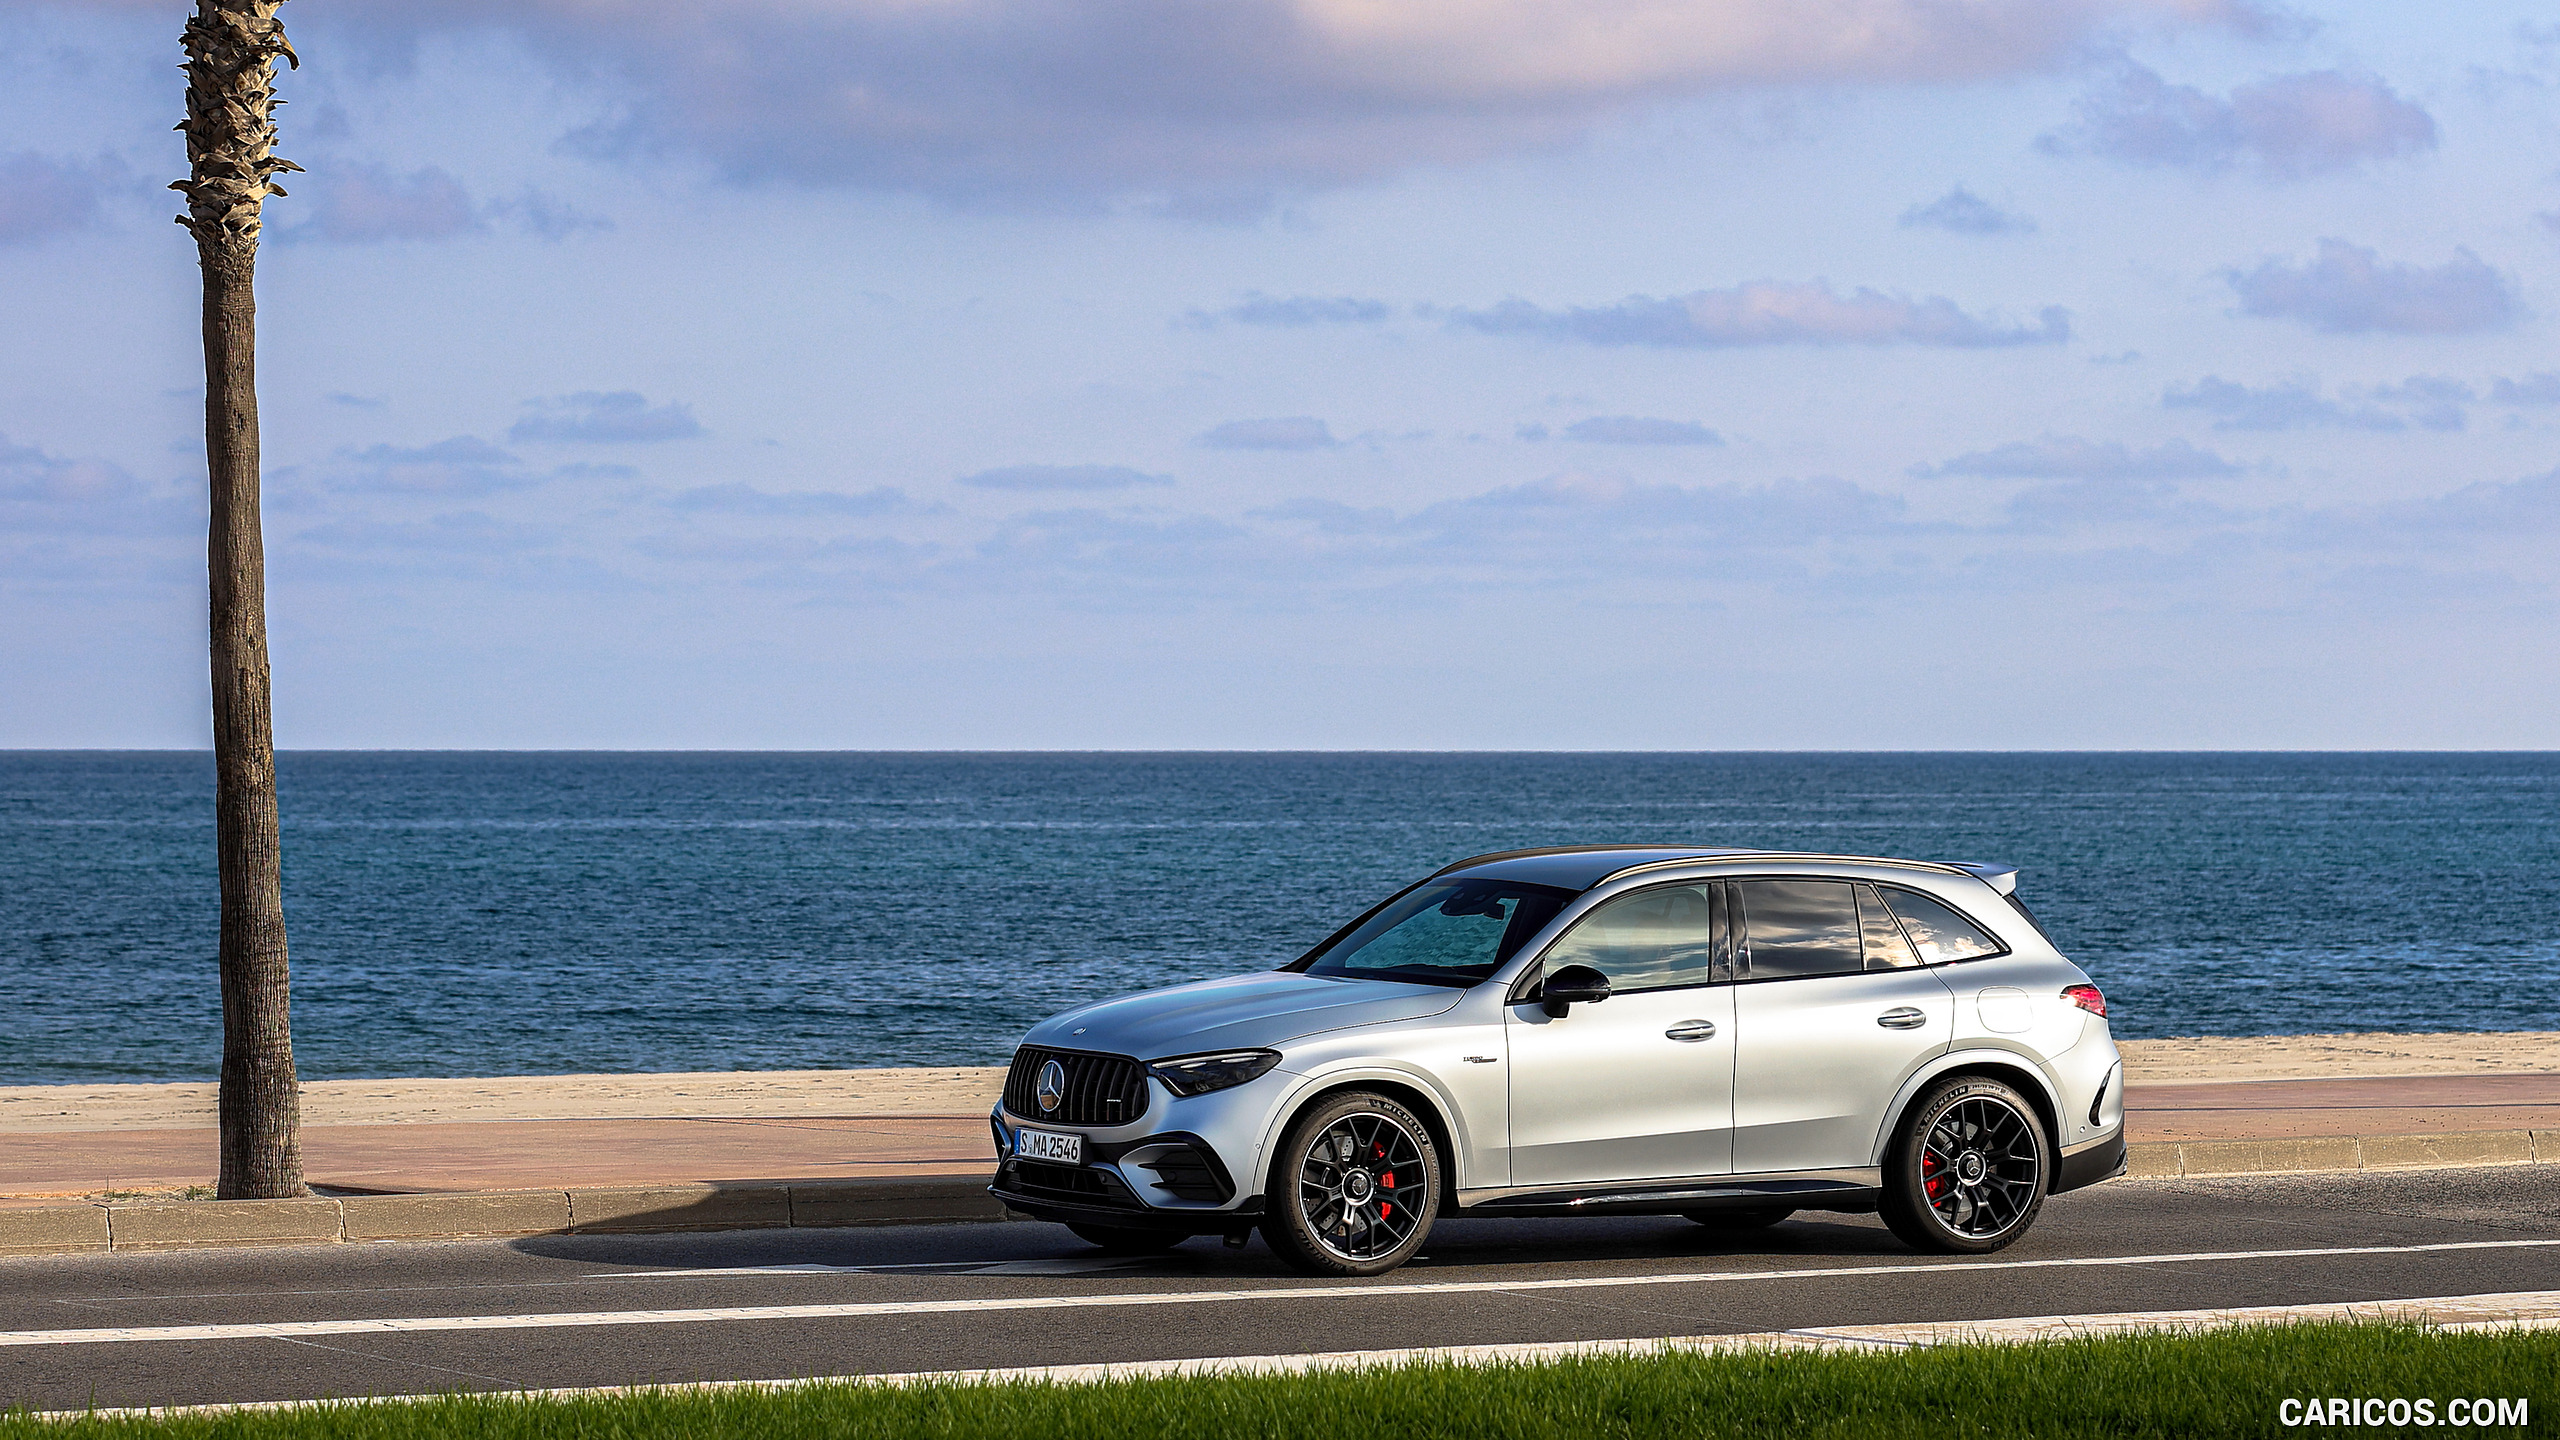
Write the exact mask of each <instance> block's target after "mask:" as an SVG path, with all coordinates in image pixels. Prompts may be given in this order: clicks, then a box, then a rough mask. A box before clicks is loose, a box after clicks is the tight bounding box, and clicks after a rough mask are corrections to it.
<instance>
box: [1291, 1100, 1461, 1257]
mask: <svg viewBox="0 0 2560 1440" xmlns="http://www.w3.org/2000/svg"><path fill="white" fill-rule="evenodd" d="M1440 1183H1441V1181H1440V1150H1439V1147H1438V1146H1437V1145H1435V1144H1433V1143H1432V1139H1431V1131H1430V1128H1429V1127H1427V1126H1425V1125H1424V1124H1423V1123H1422V1120H1421V1117H1419V1116H1417V1115H1415V1114H1414V1113H1413V1112H1412V1111H1411V1110H1409V1109H1407V1108H1405V1107H1404V1106H1402V1105H1399V1104H1397V1103H1396V1102H1395V1101H1393V1100H1390V1099H1388V1098H1387V1097H1386V1096H1384V1095H1378V1094H1373V1093H1371V1092H1369V1091H1365V1090H1352V1091H1346V1092H1344V1093H1343V1094H1340V1095H1335V1096H1331V1097H1329V1098H1327V1099H1325V1100H1324V1101H1322V1102H1320V1103H1318V1104H1317V1105H1315V1106H1314V1107H1312V1108H1310V1109H1309V1110H1308V1111H1307V1112H1306V1113H1305V1114H1303V1115H1301V1116H1299V1117H1298V1119H1297V1122H1296V1123H1295V1124H1293V1125H1291V1126H1290V1127H1289V1133H1288V1135H1287V1137H1286V1138H1285V1139H1284V1140H1283V1141H1282V1142H1281V1146H1280V1151H1279V1153H1278V1155H1276V1156H1275V1157H1274V1158H1273V1161H1272V1168H1271V1185H1270V1188H1269V1191H1268V1193H1269V1195H1270V1199H1271V1211H1272V1213H1271V1216H1270V1218H1268V1219H1266V1220H1264V1221H1263V1224H1262V1235H1263V1239H1265V1240H1267V1241H1269V1242H1270V1245H1271V1248H1272V1249H1273V1250H1274V1251H1276V1252H1277V1253H1278V1254H1279V1256H1280V1258H1281V1259H1282V1260H1284V1261H1287V1262H1288V1263H1289V1265H1290V1266H1291V1267H1292V1268H1294V1269H1297V1270H1300V1271H1303V1272H1305V1273H1307V1274H1309V1275H1383V1274H1385V1273H1386V1272H1387V1271H1389V1270H1393V1269H1394V1268H1396V1267H1397V1266H1399V1265H1401V1264H1403V1263H1404V1262H1405V1261H1406V1260H1408V1259H1410V1258H1412V1256H1413V1254H1414V1252H1415V1251H1417V1250H1420V1249H1421V1248H1422V1242H1423V1238H1424V1237H1425V1236H1427V1235H1429V1234H1430V1233H1431V1221H1432V1219H1433V1217H1434V1216H1435V1215H1437V1214H1438V1213H1439V1208H1440V1193H1441V1192H1440Z"/></svg>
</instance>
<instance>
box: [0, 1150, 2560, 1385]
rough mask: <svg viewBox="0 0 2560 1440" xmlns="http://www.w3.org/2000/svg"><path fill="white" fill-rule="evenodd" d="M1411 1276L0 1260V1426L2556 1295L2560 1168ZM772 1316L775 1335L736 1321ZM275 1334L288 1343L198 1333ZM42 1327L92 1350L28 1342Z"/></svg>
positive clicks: (838, 1246) (1076, 1256)
mask: <svg viewBox="0 0 2560 1440" xmlns="http://www.w3.org/2000/svg"><path fill="white" fill-rule="evenodd" d="M2518 1242H2529V1243H2518ZM2530 1242H2547V1243H2530ZM2416 1247H2430V1248H2416ZM2304 1251H2307V1252H2311V1253H2307V1254H2304V1253H2281V1252H2304ZM2351 1251H2362V1252H2363V1253H2347V1252H2351ZM1424 1254H1425V1256H1426V1257H1427V1258H1426V1259H1423V1260H1418V1261H1416V1262H1415V1263H1413V1264H1411V1265H1408V1266H1407V1267H1405V1268H1404V1269H1403V1270H1400V1271H1398V1272H1396V1273H1395V1274H1392V1275H1388V1276H1383V1277H1380V1278H1378V1279H1375V1280H1364V1281H1310V1280H1308V1279H1305V1278H1304V1277H1301V1276H1298V1275H1295V1274H1293V1273H1291V1272H1289V1271H1286V1270H1284V1269H1282V1268H1281V1267H1280V1266H1279V1265H1278V1263H1277V1262H1276V1261H1275V1260H1274V1259H1273V1258H1272V1256H1271V1254H1270V1252H1268V1251H1267V1250H1265V1249H1263V1247H1262V1246H1261V1244H1260V1242H1259V1241H1256V1242H1255V1243H1254V1244H1253V1245H1251V1246H1250V1247H1248V1248H1247V1249H1245V1250H1242V1251H1227V1250H1223V1249H1221V1248H1220V1246H1219V1244H1218V1242H1217V1241H1216V1240H1215V1239H1204V1240H1195V1241H1192V1242H1191V1243H1189V1244H1187V1245H1185V1246H1183V1247H1182V1248H1181V1249H1179V1250H1176V1251H1174V1252H1172V1253H1171V1254H1170V1255H1167V1256H1163V1257H1156V1258H1150V1259H1147V1260H1143V1261H1136V1262H1130V1261H1117V1260H1104V1259H1100V1258H1098V1257H1096V1255H1095V1253H1094V1252H1093V1251H1091V1250H1090V1249H1088V1248H1086V1247H1085V1246H1083V1245H1082V1244H1081V1243H1080V1242H1078V1241H1077V1240H1076V1239H1075V1238H1074V1237H1073V1236H1071V1235H1069V1234H1068V1233H1067V1232H1066V1231H1065V1230H1063V1229H1060V1228H1058V1227H1054V1226H1048V1225H1037V1224H1006V1225H960V1226H937V1227H917V1228H906V1229H878V1230H840V1231H811V1230H792V1231H748V1232H738V1233H731V1234H724V1235H684V1236H646V1237H610V1236H562V1237H547V1238H541V1239H532V1240H517V1241H508V1242H469V1243H453V1244H441V1245H416V1244H399V1245H343V1246H331V1247H314V1248H306V1249H269V1250H225V1251H199V1252H186V1253H173V1254H139V1255H136V1254H121V1255H99V1256H81V1257H65V1258H56V1257H43V1258H27V1259H16V1260H0V1332H8V1333H0V1407H5V1406H7V1405H9V1404H24V1405H29V1406H33V1407H35V1408H37V1409H63V1408H79V1407H82V1406H86V1405H90V1404H96V1405H100V1406H129V1405H173V1404H199V1403H206V1402H215V1401H236V1400H273V1399H291V1398H307V1397H326V1396H351V1395H367V1394H419V1393H425V1392H432V1391H439V1390H449V1389H515V1388H524V1387H552V1386H583V1385H622V1384H635V1383H651V1382H671V1381H688V1380H714V1379H784V1378H794V1377H802V1376H811V1375H844V1374H859V1373H895V1372H904V1371H916V1370H943V1369H963V1368H978V1367H1002V1366H1023V1365H1053V1364H1082V1363H1091V1362H1098V1361H1123V1360H1155V1359H1177V1358H1187V1357H1195V1356H1210V1355H1268V1354H1281V1353H1303V1352H1322V1351H1341V1350H1368V1349H1391V1348H1401V1347H1406V1346H1420V1345H1473V1344H1502V1343H1513V1342H1522V1341H1556V1340H1581V1339H1612V1338H1628V1337H1643V1336H1656V1335H1712V1334H1725V1333H1747V1332H1753V1331H1767V1330H1783V1329H1791V1328H1797V1327H1803V1326H1820V1325H1849V1324H1889V1323H1907V1322H1920V1321H1932V1320H1970V1319H1992V1318H2000V1317H2008V1316H2026V1315H2059V1314H2090V1313H2104V1312H2110V1311H2124V1310H2169V1309H2198V1308H2205V1307H2215V1306H2245V1305H2285V1304H2307V1303H2315V1302H2324V1301H2348V1300H2382V1299H2410V1298H2418V1297H2428V1296H2440V1295H2463V1294H2478V1293H2484V1292H2491V1291H2510V1290H2555V1289H2560V1167H2555V1166H2543V1165H2534V1166H2515V1167H2510V1168H2502V1169H2494V1170H2434V1171H2420V1172H2411V1173H2407V1174H2400V1175H2376V1174H2363V1175H2344V1176H2300V1177H2292V1176H2285V1177H2265V1178H2254V1179H2245V1180H2220V1181H2116V1182H2113V1183H2110V1184H2107V1185H2103V1186H2099V1187H2097V1188H2095V1189H2092V1190H2087V1191H2082V1192H2080V1193H2077V1194H2074V1195H2068V1196H2064V1197H2062V1198H2060V1199H2058V1200H2055V1201H2052V1202H2049V1203H2048V1205H2047V1207H2046V1209H2045V1212H2044V1216H2043V1218H2042V1219H2041V1221H2040V1222H2039V1223H2038V1225H2037V1227H2036V1229H2035V1230H2034V1232H2033V1233H2032V1234H2030V1235H2029V1236H2028V1238H2027V1239H2025V1240H2023V1241H2021V1242H2019V1243H2018V1244H2016V1245H2014V1246H2012V1247H2010V1248H2009V1249H2007V1250H2005V1251H2002V1252H2000V1253H1999V1254H1997V1255H1993V1256H1986V1257H1966V1258H1953V1257H1939V1256H1921V1255H1917V1254H1914V1253H1913V1252H1911V1251H1909V1250H1906V1249H1904V1248H1903V1247H1902V1246H1901V1245H1900V1244H1899V1243H1897V1242H1896V1241H1895V1240H1894V1239H1893V1238H1892V1237H1891V1236H1890V1235H1889V1234H1887V1233H1886V1231H1885V1230H1884V1229H1883V1227H1882V1226H1880V1225H1878V1224H1877V1223H1876V1222H1875V1221H1874V1220H1873V1218H1872V1217H1851V1216H1831V1215H1809V1216H1800V1217H1799V1218H1798V1219H1796V1220H1794V1221H1791V1222H1789V1223H1787V1224H1785V1225H1782V1226H1780V1227H1778V1228H1777V1229H1775V1230H1772V1231H1766V1232H1762V1233H1760V1234H1758V1235H1754V1236H1750V1237H1747V1238H1743V1239H1739V1240H1734V1239H1727V1238H1720V1237H1718V1236H1717V1235H1715V1234H1713V1233H1711V1232H1709V1231H1707V1230H1704V1229H1702V1228H1700V1227H1698V1226H1695V1225H1692V1224H1690V1223H1689V1222H1687V1221H1685V1220H1678V1219H1668V1220H1662V1219H1624V1220H1597V1219H1595V1220H1549V1221H1526V1220H1510V1221H1463V1220H1462V1221H1451V1222H1444V1223H1443V1224H1442V1225H1441V1226H1440V1228H1439V1229H1438V1230H1437V1231H1435V1232H1434V1234H1433V1237H1432V1240H1431V1243H1430V1244H1429V1245H1428V1246H1427V1247H1426V1249H1425V1251H1424ZM775 1267H808V1268H800V1269H777V1268H775ZM723 1272H728V1273H723ZM768 1307H797V1308H798V1311H799V1313H794V1314H789V1315H780V1316H776V1315H758V1314H755V1313H753V1312H755V1311H757V1310H761V1309H766V1308H768ZM669 1311H680V1312H684V1313H682V1314H677V1315H670V1314H667V1313H665V1312H669ZM738 1312H747V1313H738ZM572 1316H574V1317H577V1318H575V1319H574V1320H573V1321H571V1322H569V1323H558V1322H556V1321H545V1320H543V1319H541V1318H540V1317H572ZM528 1317H532V1318H528ZM385 1321H387V1322H388V1324H387V1325H386V1324H383V1323H378V1322H385ZM275 1322H287V1323H290V1324H292V1325H293V1326H294V1327H295V1330H296V1333H292V1334H288V1335H284V1336H268V1335H259V1336H242V1335H238V1334H233V1333H228V1332H226V1331H224V1330H223V1329H222V1328H221V1327H225V1326H235V1325H244V1324H270V1323H275ZM62 1331H87V1332H94V1333H91V1334H88V1335H85V1336H83V1337H82V1338H80V1339H79V1340H77V1341H76V1342H74V1343H57V1341H58V1340H59V1339H60V1338H61V1337H59V1336H57V1335H53V1334H46V1335H43V1336H41V1337H38V1338H30V1337H29V1335H28V1334H27V1332H62Z"/></svg>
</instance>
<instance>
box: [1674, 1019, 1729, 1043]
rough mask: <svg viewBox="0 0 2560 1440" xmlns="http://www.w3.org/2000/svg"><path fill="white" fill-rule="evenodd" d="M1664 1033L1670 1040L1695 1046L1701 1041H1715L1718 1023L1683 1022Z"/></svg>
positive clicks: (1702, 1021) (1710, 1021)
mask: <svg viewBox="0 0 2560 1440" xmlns="http://www.w3.org/2000/svg"><path fill="white" fill-rule="evenodd" d="M1662 1033H1663V1035H1664V1036H1665V1037H1666V1038H1668V1039H1672V1040H1685V1041H1689V1042H1691V1043H1693V1044H1694V1043H1695V1042H1697V1041H1700V1040H1713V1039H1714V1038H1716V1022H1714V1021H1713V1020H1683V1021H1681V1022H1680V1023H1679V1024H1677V1025H1674V1026H1672V1027H1671V1028H1670V1029H1668V1030H1665V1031H1663V1032H1662Z"/></svg>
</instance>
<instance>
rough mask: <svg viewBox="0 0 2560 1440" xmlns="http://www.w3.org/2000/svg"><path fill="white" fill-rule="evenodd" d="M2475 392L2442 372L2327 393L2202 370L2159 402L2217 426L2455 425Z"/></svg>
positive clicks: (2311, 385) (2308, 385)
mask: <svg viewBox="0 0 2560 1440" xmlns="http://www.w3.org/2000/svg"><path fill="white" fill-rule="evenodd" d="M2478 398H2479V395H2478V392H2477V391H2475V390H2473V389H2472V387H2471V386H2470V385H2468V384H2466V383H2464V382H2462V381H2460V380H2456V379H2453V378H2452V377H2450V376H2445V375H2412V376H2410V377H2409V378H2408V379H2406V380H2401V381H2396V382H2394V383H2392V384H2388V385H2349V386H2346V387H2344V388H2342V389H2341V390H2339V392H2338V398H2337V399H2335V400H2331V399H2328V398H2327V397H2325V396H2323V395H2322V394H2321V393H2320V387H2319V385H2318V384H2317V383H2316V382H2314V381H2311V380H2304V379H2296V380H2287V381H2284V382H2283V383H2281V384H2276V385H2264V386H2250V385H2243V384H2240V383H2238V382H2236V381H2231V380H2225V379H2223V378H2222V377H2221V376H2219V375H2207V376H2206V377H2204V378H2203V379H2201V380H2198V381H2197V382H2195V383H2194V384H2192V385H2184V386H2180V385H2172V386H2170V387H2169V388H2168V389H2167V390H2165V391H2163V392H2162V393H2161V396H2160V403H2161V404H2163V405H2166V406H2168V407H2169V408H2170V409H2172V410H2202V411H2204V412H2205V413H2207V414H2209V415H2214V416H2218V417H2219V418H2218V419H2216V420H2215V421H2214V428H2215V429H2217V430H2384V431H2387V430H2406V429H2408V428H2409V427H2411V426H2413V425H2414V426H2416V427H2418V428H2419V429H2422V430H2459V429H2461V428H2462V427H2463V426H2464V425H2465V424H2466V423H2467V422H2468V419H2469V417H2468V415H2467V414H2466V412H2465V411H2464V410H2463V408H2462V407H2464V406H2465V405H2468V404H2470V403H2471V402H2472V401H2473V400H2476V399H2478Z"/></svg>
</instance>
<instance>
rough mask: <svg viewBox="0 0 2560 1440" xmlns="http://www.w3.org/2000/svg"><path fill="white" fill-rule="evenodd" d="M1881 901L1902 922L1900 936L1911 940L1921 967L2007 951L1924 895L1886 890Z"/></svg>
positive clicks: (1970, 923)
mask: <svg viewBox="0 0 2560 1440" xmlns="http://www.w3.org/2000/svg"><path fill="white" fill-rule="evenodd" d="M1884 899H1885V903H1886V904H1887V905H1890V906H1892V907H1893V913H1894V915H1895V917H1896V918H1898V919H1900V920H1901V921H1902V932H1903V933H1904V934H1906V935H1908V936H1910V937H1911V948H1913V949H1915V950H1917V951H1919V952H1920V963H1921V964H1923V965H1938V964H1943V963H1945V962H1946V961H1949V960H1972V959H1976V958H1978V957H1980V956H1984V955H1997V954H1999V953H2000V952H2001V951H2002V950H2003V949H2006V948H2007V947H2006V946H2003V945H2002V944H2001V943H2000V942H1999V941H1997V940H1994V939H1992V938H1991V937H1990V936H1988V935H1985V934H1983V933H1982V930H1981V928H1980V927H1978V926H1976V925H1975V924H1974V923H1973V922H1972V921H1970V920H1967V919H1966V918H1964V917H1963V916H1961V915H1959V914H1957V913H1956V912H1955V911H1953V910H1950V909H1948V908H1947V907H1946V906H1944V905H1942V904H1940V903H1938V902H1937V901H1935V900H1932V899H1930V898H1929V897H1928V896H1926V895H1917V894H1914V893H1912V892H1911V891H1909V890H1887V891H1885V892H1884Z"/></svg>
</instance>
